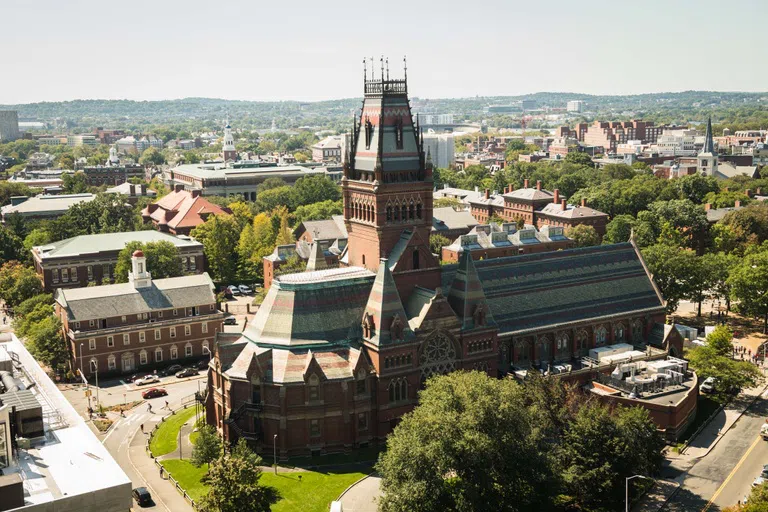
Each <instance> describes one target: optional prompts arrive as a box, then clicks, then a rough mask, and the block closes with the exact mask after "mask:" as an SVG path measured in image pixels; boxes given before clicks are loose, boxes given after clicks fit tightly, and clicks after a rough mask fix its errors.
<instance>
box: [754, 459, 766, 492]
mask: <svg viewBox="0 0 768 512" xmlns="http://www.w3.org/2000/svg"><path fill="white" fill-rule="evenodd" d="M766 480H768V464H766V465H765V466H763V470H762V471H761V472H760V476H758V477H757V478H755V481H754V482H752V487H757V486H758V485H763V484H764V483H765V481H766Z"/></svg>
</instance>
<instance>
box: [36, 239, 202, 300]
mask: <svg viewBox="0 0 768 512" xmlns="http://www.w3.org/2000/svg"><path fill="white" fill-rule="evenodd" d="M129 242H143V243H150V242H170V243H172V244H173V245H174V246H175V247H176V248H177V249H178V250H179V256H180V257H181V265H182V268H183V269H184V271H185V272H186V273H189V274H200V273H202V272H203V268H204V265H205V257H204V256H203V244H201V243H200V242H198V241H196V240H194V239H192V238H189V237H188V236H179V237H176V236H173V235H169V234H166V233H160V232H157V231H130V232H123V233H102V234H97V235H80V236H76V237H74V238H67V239H66V240H60V241H58V242H52V243H50V244H46V245H41V246H36V247H33V248H32V260H33V261H34V264H35V270H36V271H37V273H38V274H39V275H40V279H41V280H42V281H43V288H44V289H45V291H47V292H51V291H53V290H54V289H56V288H80V287H83V286H88V285H89V284H105V283H109V282H112V281H114V278H115V265H116V264H117V257H118V255H119V254H120V251H122V250H123V248H124V247H125V246H126V244H128V243H129Z"/></svg>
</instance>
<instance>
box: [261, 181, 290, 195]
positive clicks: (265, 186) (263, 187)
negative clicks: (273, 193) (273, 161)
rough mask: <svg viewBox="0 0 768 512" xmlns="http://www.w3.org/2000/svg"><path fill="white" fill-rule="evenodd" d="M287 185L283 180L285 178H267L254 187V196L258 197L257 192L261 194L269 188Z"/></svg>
mask: <svg viewBox="0 0 768 512" xmlns="http://www.w3.org/2000/svg"><path fill="white" fill-rule="evenodd" d="M287 186H288V184H287V183H286V182H285V180H283V178H278V177H272V178H267V179H265V180H264V181H262V182H261V183H260V184H259V185H258V186H257V187H256V197H258V196H259V194H261V193H262V192H264V191H266V190H270V189H273V188H280V187H287Z"/></svg>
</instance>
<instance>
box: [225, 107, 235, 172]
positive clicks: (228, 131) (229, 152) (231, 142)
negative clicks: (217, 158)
mask: <svg viewBox="0 0 768 512" xmlns="http://www.w3.org/2000/svg"><path fill="white" fill-rule="evenodd" d="M222 156H223V157H224V161H225V162H234V161H235V160H237V149H235V139H234V137H232V127H231V126H230V125H229V116H227V120H226V125H225V126H224V145H223V148H222Z"/></svg>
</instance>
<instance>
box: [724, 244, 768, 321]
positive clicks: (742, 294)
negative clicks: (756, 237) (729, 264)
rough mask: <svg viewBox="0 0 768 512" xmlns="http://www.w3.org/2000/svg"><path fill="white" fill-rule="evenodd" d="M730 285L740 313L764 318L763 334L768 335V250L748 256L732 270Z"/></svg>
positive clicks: (729, 279)
mask: <svg viewBox="0 0 768 512" xmlns="http://www.w3.org/2000/svg"><path fill="white" fill-rule="evenodd" d="M728 283H729V284H730V286H731V298H732V299H733V300H734V301H738V309H739V311H740V312H741V313H744V314H745V315H752V316H757V317H760V318H762V319H763V333H766V334H768V250H758V251H756V252H753V253H751V254H747V255H746V256H745V257H744V258H743V259H742V260H741V263H739V264H738V265H736V266H735V267H733V269H732V270H731V274H730V277H729V278H728Z"/></svg>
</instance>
